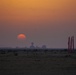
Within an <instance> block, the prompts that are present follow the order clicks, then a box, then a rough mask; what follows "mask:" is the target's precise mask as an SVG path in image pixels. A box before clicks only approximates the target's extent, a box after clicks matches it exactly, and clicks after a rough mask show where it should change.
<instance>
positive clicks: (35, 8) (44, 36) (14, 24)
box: [0, 0, 76, 48]
mask: <svg viewBox="0 0 76 75" xmlns="http://www.w3.org/2000/svg"><path fill="white" fill-rule="evenodd" d="M20 33H24V34H25V35H26V37H27V38H26V40H24V41H21V40H18V39H17V35H18V34H20ZM72 35H74V36H75V48H76V0H0V47H16V46H19V47H25V46H27V47H29V46H30V43H31V42H34V43H35V46H40V47H41V46H42V45H44V44H45V45H47V47H50V48H67V41H68V37H69V36H72Z"/></svg>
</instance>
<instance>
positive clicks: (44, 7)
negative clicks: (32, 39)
mask: <svg viewBox="0 0 76 75" xmlns="http://www.w3.org/2000/svg"><path fill="white" fill-rule="evenodd" d="M75 3H76V0H1V1H0V20H7V21H9V20H10V21H12V22H13V21H16V22H17V21H34V22H35V21H40V20H43V21H44V20H49V19H50V20H53V21H54V20H64V19H65V18H66V19H70V17H71V18H73V19H74V18H76V17H75V16H73V15H75V14H74V13H73V12H76V10H75V9H76V4H75ZM72 13H73V14H72Z"/></svg>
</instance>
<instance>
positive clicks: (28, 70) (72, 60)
mask: <svg viewBox="0 0 76 75" xmlns="http://www.w3.org/2000/svg"><path fill="white" fill-rule="evenodd" d="M0 75H76V53H72V54H68V52H67V51H66V52H64V51H63V52H59V51H57V52H55V51H47V52H44V51H41V52H40V51H38V52H37V51H32V52H31V51H29V52H27V51H14V52H13V51H11V52H9V51H5V53H1V52H0Z"/></svg>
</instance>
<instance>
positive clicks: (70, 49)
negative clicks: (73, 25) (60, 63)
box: [68, 36, 74, 53]
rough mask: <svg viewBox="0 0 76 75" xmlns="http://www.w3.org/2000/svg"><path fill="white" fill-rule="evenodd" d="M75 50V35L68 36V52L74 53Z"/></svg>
mask: <svg viewBox="0 0 76 75" xmlns="http://www.w3.org/2000/svg"><path fill="white" fill-rule="evenodd" d="M73 51H74V36H72V37H69V38H68V52H69V53H72V52H73Z"/></svg>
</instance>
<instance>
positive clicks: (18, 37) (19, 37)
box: [17, 34, 26, 40]
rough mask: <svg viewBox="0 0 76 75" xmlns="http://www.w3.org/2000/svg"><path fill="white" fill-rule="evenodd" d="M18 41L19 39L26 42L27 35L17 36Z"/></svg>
mask: <svg viewBox="0 0 76 75" xmlns="http://www.w3.org/2000/svg"><path fill="white" fill-rule="evenodd" d="M17 39H19V40H24V39H26V35H25V34H19V35H18V36H17Z"/></svg>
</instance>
